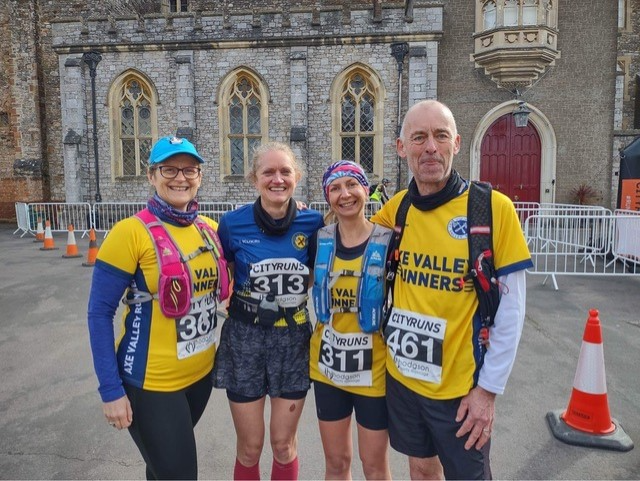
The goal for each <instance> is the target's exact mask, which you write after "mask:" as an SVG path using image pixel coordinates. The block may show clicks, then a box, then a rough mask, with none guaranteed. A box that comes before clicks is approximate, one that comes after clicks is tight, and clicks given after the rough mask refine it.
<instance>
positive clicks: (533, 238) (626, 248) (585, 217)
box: [14, 202, 640, 289]
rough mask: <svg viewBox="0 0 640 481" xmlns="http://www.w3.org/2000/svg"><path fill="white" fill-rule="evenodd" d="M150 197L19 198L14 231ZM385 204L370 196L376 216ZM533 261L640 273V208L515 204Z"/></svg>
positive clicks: (83, 222) (104, 219)
mask: <svg viewBox="0 0 640 481" xmlns="http://www.w3.org/2000/svg"><path fill="white" fill-rule="evenodd" d="M242 205H246V203H239V204H234V203H231V202H201V203H200V212H201V213H202V214H204V215H207V216H209V217H211V218H213V219H214V220H216V221H219V220H220V217H221V216H222V215H223V214H224V213H225V212H229V211H231V210H234V209H236V208H238V207H240V206H242ZM145 206H146V202H99V203H95V204H94V205H93V206H91V205H90V204H89V203H86V202H77V203H73V202H71V203H64V202H43V203H36V202H34V203H24V202H16V204H15V208H16V219H17V223H18V228H17V229H16V231H15V232H14V234H16V233H18V232H22V234H21V237H22V236H24V235H25V234H27V233H29V234H33V233H35V232H36V230H37V225H38V221H42V223H43V225H44V224H45V221H47V220H48V221H50V223H51V230H52V231H53V232H65V231H66V230H67V228H68V224H73V225H74V229H75V230H76V231H78V232H82V235H83V236H84V235H86V234H87V233H88V231H89V230H90V229H91V228H95V229H96V230H97V231H100V232H104V235H106V234H107V232H108V231H109V230H110V229H111V228H112V227H113V225H114V224H115V223H116V222H118V221H120V220H122V219H124V218H126V217H130V216H132V215H133V214H135V213H136V212H137V211H139V210H140V209H143V208H144V207H145ZM309 207H310V208H311V209H316V210H318V211H319V212H321V213H322V214H323V215H325V214H327V213H328V212H329V206H328V204H327V203H326V202H311V203H310V205H309ZM380 207H381V204H380V203H379V202H368V203H367V205H366V215H367V217H371V216H372V215H373V214H374V213H376V212H377V211H378V210H379V209H380ZM516 210H517V212H518V215H519V218H520V221H521V222H522V227H523V231H524V234H525V237H526V239H527V243H528V246H529V250H530V253H531V258H532V260H533V263H534V267H532V268H531V269H528V270H527V272H528V273H529V274H538V275H545V276H546V277H545V280H544V281H543V284H544V283H546V281H547V279H548V278H549V277H551V278H552V279H553V284H554V287H555V288H556V289H558V284H557V280H556V276H557V275H631V274H640V241H639V240H638V239H640V212H636V211H625V210H616V211H615V212H611V211H610V210H609V209H605V208H604V207H598V206H578V205H572V204H536V203H518V204H516Z"/></svg>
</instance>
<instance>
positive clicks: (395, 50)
mask: <svg viewBox="0 0 640 481" xmlns="http://www.w3.org/2000/svg"><path fill="white" fill-rule="evenodd" d="M408 53H409V44H408V43H407V42H396V43H392V44H391V55H392V56H393V58H395V59H396V62H397V64H398V118H397V120H396V139H397V138H398V137H400V128H401V126H402V70H403V69H404V58H405V56H406V55H407V54H408ZM401 162H402V161H401V159H400V156H399V155H396V169H397V173H396V192H398V191H399V190H400V170H401Z"/></svg>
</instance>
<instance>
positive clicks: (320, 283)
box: [312, 224, 393, 333]
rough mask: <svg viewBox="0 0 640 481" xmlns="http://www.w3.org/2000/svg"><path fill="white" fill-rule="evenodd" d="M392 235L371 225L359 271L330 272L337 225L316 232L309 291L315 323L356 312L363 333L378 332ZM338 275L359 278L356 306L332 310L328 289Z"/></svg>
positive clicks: (389, 231)
mask: <svg viewBox="0 0 640 481" xmlns="http://www.w3.org/2000/svg"><path fill="white" fill-rule="evenodd" d="M392 232H393V231H392V230H391V229H387V228H386V227H382V226H379V225H374V227H373V232H372V233H371V237H369V241H368V242H367V246H366V247H365V252H364V258H363V261H362V272H356V271H345V270H342V271H339V272H333V261H334V256H335V249H336V241H335V238H336V224H330V225H328V226H326V227H323V228H322V229H320V230H319V231H318V247H317V250H316V260H315V264H314V267H313V276H314V280H313V289H312V295H313V304H314V307H315V311H316V317H317V318H318V321H320V322H321V323H322V324H327V323H329V321H330V320H331V317H332V316H333V314H334V313H336V312H357V313H358V323H359V324H360V329H362V331H363V332H366V333H371V332H376V331H377V330H379V329H380V326H381V323H382V308H383V304H384V294H385V265H386V261H387V249H388V246H389V240H390V239H391V234H392ZM340 276H352V277H357V278H358V289H357V295H358V306H357V307H348V308H344V307H341V308H334V309H332V308H331V288H332V287H333V285H334V284H335V282H336V281H337V280H338V278H339V277H340Z"/></svg>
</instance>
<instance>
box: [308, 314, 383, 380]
mask: <svg viewBox="0 0 640 481" xmlns="http://www.w3.org/2000/svg"><path fill="white" fill-rule="evenodd" d="M372 365H373V336H372V335H371V334H365V333H363V332H356V333H349V334H341V333H339V332H335V331H334V330H333V329H331V328H330V327H329V326H325V328H324V329H323V330H322V340H321V342H320V358H319V359H318V367H319V369H320V372H321V373H322V374H323V375H324V376H325V377H326V378H327V379H329V380H330V381H331V382H333V383H334V384H336V385H338V386H371V384H372V380H373V374H372V370H371V366H372Z"/></svg>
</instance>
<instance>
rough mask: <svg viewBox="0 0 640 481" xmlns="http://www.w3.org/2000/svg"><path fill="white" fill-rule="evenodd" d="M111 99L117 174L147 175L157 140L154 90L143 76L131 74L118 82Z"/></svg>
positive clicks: (113, 147) (128, 175)
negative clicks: (152, 150)
mask: <svg viewBox="0 0 640 481" xmlns="http://www.w3.org/2000/svg"><path fill="white" fill-rule="evenodd" d="M110 99H111V103H110V105H111V109H110V115H111V118H112V122H111V126H112V135H111V137H112V159H113V163H114V165H113V167H114V174H115V176H116V177H136V176H141V175H145V174H146V168H147V163H148V160H149V153H150V151H151V146H152V144H153V142H154V140H155V139H156V138H157V127H156V103H157V102H156V99H155V93H154V90H153V88H152V87H151V85H150V84H149V83H148V82H147V81H146V80H145V79H144V78H142V76H140V75H138V74H136V73H127V74H125V75H123V76H121V77H120V80H119V81H116V82H114V84H113V86H112V91H111V95H110Z"/></svg>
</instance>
